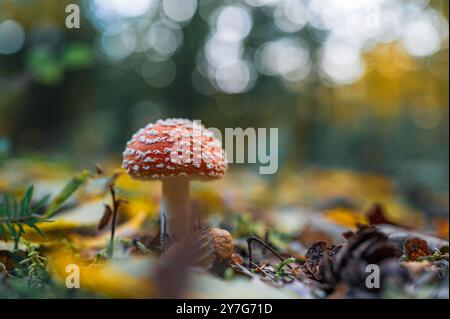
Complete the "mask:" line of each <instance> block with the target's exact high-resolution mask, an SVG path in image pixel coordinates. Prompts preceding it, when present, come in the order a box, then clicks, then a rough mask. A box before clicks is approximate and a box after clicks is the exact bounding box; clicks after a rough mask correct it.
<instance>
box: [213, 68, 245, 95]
mask: <svg viewBox="0 0 450 319" xmlns="http://www.w3.org/2000/svg"><path fill="white" fill-rule="evenodd" d="M214 78H215V81H216V83H217V86H218V88H219V89H220V90H222V91H224V92H226V93H230V94H236V93H242V92H245V91H247V90H249V89H250V88H251V85H252V82H253V81H252V80H253V78H252V74H251V70H250V65H249V63H247V62H246V61H243V60H240V61H235V62H232V63H229V64H223V65H221V66H219V67H218V68H217V69H216V70H215V74H214Z"/></svg>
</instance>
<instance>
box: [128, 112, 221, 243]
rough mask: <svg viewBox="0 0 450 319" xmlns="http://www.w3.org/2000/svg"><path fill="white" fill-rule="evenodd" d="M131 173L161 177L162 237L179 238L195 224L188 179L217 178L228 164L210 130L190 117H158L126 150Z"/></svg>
mask: <svg viewBox="0 0 450 319" xmlns="http://www.w3.org/2000/svg"><path fill="white" fill-rule="evenodd" d="M123 157H124V159H123V165H122V167H123V168H125V169H126V171H127V174H128V175H130V176H131V177H132V178H135V179H141V180H161V181H162V205H161V241H162V246H163V248H164V246H165V244H164V240H165V238H167V237H168V239H169V240H170V241H178V240H180V239H182V238H184V237H186V236H187V235H189V234H190V233H191V232H192V230H193V229H194V227H193V222H192V220H191V212H190V209H189V182H190V181H191V180H214V179H219V178H222V177H223V176H224V174H225V173H226V171H227V169H228V165H227V162H226V156H225V151H224V150H223V149H222V146H221V142H220V141H219V140H218V139H216V138H215V137H214V134H213V133H212V132H211V131H208V130H206V129H205V128H204V127H203V126H200V125H199V124H197V123H196V122H192V121H190V120H186V119H167V120H158V121H157V122H156V123H151V124H148V125H147V126H145V127H144V128H142V129H140V130H139V131H137V132H136V134H134V135H133V137H132V138H131V140H130V141H129V142H128V143H127V147H126V149H125V151H124V153H123Z"/></svg>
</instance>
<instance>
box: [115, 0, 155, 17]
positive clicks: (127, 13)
mask: <svg viewBox="0 0 450 319" xmlns="http://www.w3.org/2000/svg"><path fill="white" fill-rule="evenodd" d="M152 2H153V0H109V1H108V3H110V5H111V6H112V7H113V8H114V10H115V11H116V12H117V13H118V14H120V15H122V16H124V17H138V16H141V15H143V14H145V13H146V12H147V10H148V9H149V8H150V6H151V5H152Z"/></svg>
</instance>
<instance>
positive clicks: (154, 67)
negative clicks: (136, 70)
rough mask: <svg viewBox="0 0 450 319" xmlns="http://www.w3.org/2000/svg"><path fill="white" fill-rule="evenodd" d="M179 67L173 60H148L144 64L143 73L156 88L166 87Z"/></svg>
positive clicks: (149, 83)
mask: <svg viewBox="0 0 450 319" xmlns="http://www.w3.org/2000/svg"><path fill="white" fill-rule="evenodd" d="M176 73H177V69H176V66H175V63H174V62H173V61H172V60H167V61H162V62H154V61H151V60H148V61H146V62H144V64H143V65H142V70H141V74H142V76H143V77H144V80H145V82H147V84H148V85H150V86H152V87H155V88H164V87H167V86H169V85H170V84H171V83H172V82H173V80H175V76H176Z"/></svg>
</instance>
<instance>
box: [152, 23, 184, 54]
mask: <svg viewBox="0 0 450 319" xmlns="http://www.w3.org/2000/svg"><path fill="white" fill-rule="evenodd" d="M146 41H147V42H148V48H149V49H150V48H151V49H153V50H154V51H156V53H158V54H159V55H160V56H162V58H164V57H166V58H167V57H170V56H172V54H174V53H175V51H176V50H177V49H178V48H179V47H180V45H181V43H182V41H183V33H182V32H181V30H180V28H179V27H178V26H177V25H172V24H171V25H169V24H167V23H165V22H157V23H155V24H154V25H153V26H152V27H151V28H150V30H149V31H148V33H147V39H146Z"/></svg>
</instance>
